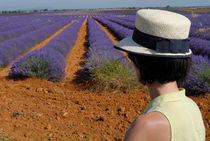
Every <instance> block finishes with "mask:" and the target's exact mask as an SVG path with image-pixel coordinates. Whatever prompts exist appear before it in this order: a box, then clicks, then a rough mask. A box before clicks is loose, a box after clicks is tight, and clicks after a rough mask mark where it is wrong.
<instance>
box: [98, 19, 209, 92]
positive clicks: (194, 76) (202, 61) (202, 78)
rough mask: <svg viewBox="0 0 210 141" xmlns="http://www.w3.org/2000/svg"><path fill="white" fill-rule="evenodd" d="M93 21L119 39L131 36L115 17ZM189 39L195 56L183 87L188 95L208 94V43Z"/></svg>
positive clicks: (130, 32)
mask: <svg viewBox="0 0 210 141" xmlns="http://www.w3.org/2000/svg"><path fill="white" fill-rule="evenodd" d="M95 19H96V20H98V21H99V22H101V23H102V24H103V25H104V26H107V27H108V28H109V29H110V30H111V31H112V32H113V33H114V34H115V35H116V36H117V37H118V38H119V39H123V38H125V37H127V36H131V35H132V30H131V29H129V28H128V27H127V26H125V22H122V23H123V24H121V23H120V22H119V20H120V18H118V20H115V19H116V17H115V18H113V20H110V18H104V17H95ZM116 21H117V22H116ZM122 21H123V20H122ZM128 24H129V23H128ZM209 27H210V26H209ZM190 39H191V49H192V51H193V53H194V54H195V55H193V57H192V69H191V71H190V73H189V75H188V79H187V81H186V82H184V84H183V87H185V88H186V90H187V92H188V93H189V94H200V93H206V92H210V59H209V58H210V41H208V40H204V39H199V38H195V37H190Z"/></svg>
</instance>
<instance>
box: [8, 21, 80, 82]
mask: <svg viewBox="0 0 210 141" xmlns="http://www.w3.org/2000/svg"><path fill="white" fill-rule="evenodd" d="M83 21H84V19H83V18H81V19H78V20H77V22H74V23H73V24H72V25H71V26H70V27H68V28H67V29H66V30H64V31H63V32H62V33H61V34H60V35H58V36H57V37H55V38H54V39H53V40H51V41H50V42H49V43H48V44H47V45H46V46H44V47H42V48H40V49H38V50H35V51H32V52H30V53H28V54H27V55H25V56H23V57H22V58H20V59H19V60H18V61H17V62H15V63H14V64H13V65H12V67H11V69H10V72H9V76H10V77H12V78H16V77H18V78H20V77H37V78H41V79H46V80H49V81H60V80H61V79H63V77H64V76H65V71H64V69H65V60H66V56H67V55H68V52H69V51H70V50H71V47H72V46H73V44H74V42H75V41H76V39H77V33H78V31H79V28H80V27H81V24H82V22H83Z"/></svg>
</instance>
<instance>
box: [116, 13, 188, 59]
mask: <svg viewBox="0 0 210 141" xmlns="http://www.w3.org/2000/svg"><path fill="white" fill-rule="evenodd" d="M190 26H191V22H190V20H189V19H188V18H186V17H185V16H183V15H180V14H177V13H174V12H169V11H165V10H154V9H142V10H139V11H137V13H136V19H135V29H134V32H133V35H132V36H131V37H127V38H125V39H123V40H121V41H120V42H118V44H116V45H115V46H114V47H115V48H116V49H120V50H123V51H126V52H129V53H134V54H139V55H146V56H157V57H172V58H183V57H189V56H190V55H192V51H191V50H190V49H189V40H188V36H189V31H190Z"/></svg>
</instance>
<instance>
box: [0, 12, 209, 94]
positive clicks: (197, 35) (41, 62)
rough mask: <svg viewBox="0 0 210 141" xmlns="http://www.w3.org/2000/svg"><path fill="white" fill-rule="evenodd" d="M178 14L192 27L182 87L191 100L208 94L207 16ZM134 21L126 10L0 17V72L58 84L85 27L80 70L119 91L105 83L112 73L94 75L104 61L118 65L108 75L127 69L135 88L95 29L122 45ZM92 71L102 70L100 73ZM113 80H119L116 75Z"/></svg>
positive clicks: (123, 59)
mask: <svg viewBox="0 0 210 141" xmlns="http://www.w3.org/2000/svg"><path fill="white" fill-rule="evenodd" d="M179 13H180V12H179ZM181 14H183V15H185V16H187V17H188V18H189V19H190V20H191V22H192V26H191V31H190V38H189V39H190V40H191V42H190V48H191V50H192V51H193V54H194V55H193V56H192V69H191V70H190V72H189V75H188V78H187V80H186V81H185V82H182V84H181V86H182V87H184V88H186V90H187V93H188V94H189V95H197V94H205V93H210V13H193V14H191V13H186V12H185V13H181ZM134 21H135V11H128V10H127V11H123V10H122V11H120V10H119V11H114V10H112V11H111V10H107V11H106V10H105V11H103V10H98V11H80V12H78V11H77V12H71V11H66V12H45V13H44V12H43V13H35V14H27V15H10V16H7V15H2V16H0V67H1V69H4V68H7V67H9V73H8V75H9V77H10V78H22V77H24V78H27V77H37V78H40V79H46V80H49V81H62V80H63V79H64V78H65V73H66V72H65V67H66V58H67V56H68V54H69V53H70V52H71V48H72V46H73V45H74V44H75V41H76V40H77V35H78V32H79V29H80V27H81V25H82V23H84V22H87V33H88V35H87V36H88V37H87V42H88V48H87V52H86V61H85V64H84V65H83V69H84V70H87V72H89V73H90V74H89V75H90V76H91V77H93V76H96V72H97V81H98V82H100V80H98V78H99V77H103V78H105V77H107V78H106V80H105V79H103V80H102V79H101V82H102V81H104V82H106V83H109V85H112V86H113V87H121V86H122V87H126V86H127V85H126V84H125V83H126V82H125V81H122V82H119V83H120V85H121V86H118V82H117V81H115V80H112V82H109V81H108V80H109V76H108V75H111V74H110V73H107V76H99V75H98V73H104V70H103V69H101V68H104V69H107V67H104V65H105V64H106V63H107V62H114V61H117V63H119V64H120V66H123V67H120V68H119V67H118V68H116V66H115V67H114V66H111V67H110V68H109V69H113V70H112V71H113V72H112V75H113V74H114V69H115V70H116V69H120V72H123V70H124V71H125V70H126V71H127V72H126V73H125V72H123V73H124V75H125V74H126V75H125V76H126V77H131V79H130V80H131V82H130V83H132V84H133V85H136V82H135V81H136V80H135V78H134V76H132V74H134V68H133V66H132V64H131V63H130V62H129V61H128V60H127V59H126V57H125V55H123V54H121V52H119V51H117V50H115V49H114V48H113V42H112V41H111V40H110V37H109V36H108V35H106V33H105V32H104V31H103V30H102V29H101V28H100V26H99V25H98V24H97V22H98V23H100V24H101V25H103V26H104V27H106V28H108V30H109V31H110V32H111V33H112V34H113V35H114V36H115V37H116V38H117V39H118V40H121V39H123V38H125V37H127V36H131V35H132V32H133V29H134V26H135V25H134ZM71 22H72V24H70V23H71ZM68 24H70V25H68ZM65 25H68V27H67V28H66V29H65V30H64V31H63V32H62V33H60V34H59V35H57V36H56V37H55V38H53V39H52V40H51V41H50V42H49V43H47V44H46V45H44V46H42V47H40V48H38V49H36V50H31V49H33V47H34V46H36V45H37V44H39V43H42V42H43V41H45V40H46V39H47V38H48V37H50V36H51V35H52V34H54V33H56V31H57V30H59V29H60V28H62V27H64V26H65ZM107 60H109V61H107ZM110 60H111V61H110ZM96 68H97V69H98V70H100V71H101V70H102V71H101V72H100V71H99V72H98V70H97V69H96ZM118 71H119V70H118ZM93 72H94V73H93ZM93 74H95V75H93ZM116 79H123V78H122V77H119V76H118V77H116ZM94 80H95V78H94ZM110 83H111V84H110ZM129 87H130V86H129Z"/></svg>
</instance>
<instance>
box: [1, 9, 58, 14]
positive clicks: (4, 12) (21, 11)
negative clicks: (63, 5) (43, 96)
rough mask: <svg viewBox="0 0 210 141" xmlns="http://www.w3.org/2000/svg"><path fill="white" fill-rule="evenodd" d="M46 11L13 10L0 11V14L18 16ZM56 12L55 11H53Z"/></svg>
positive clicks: (45, 10)
mask: <svg viewBox="0 0 210 141" xmlns="http://www.w3.org/2000/svg"><path fill="white" fill-rule="evenodd" d="M47 11H49V10H48V9H42V10H13V11H6V10H4V11H0V14H19V13H34V12H47ZM53 11H56V10H53Z"/></svg>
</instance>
